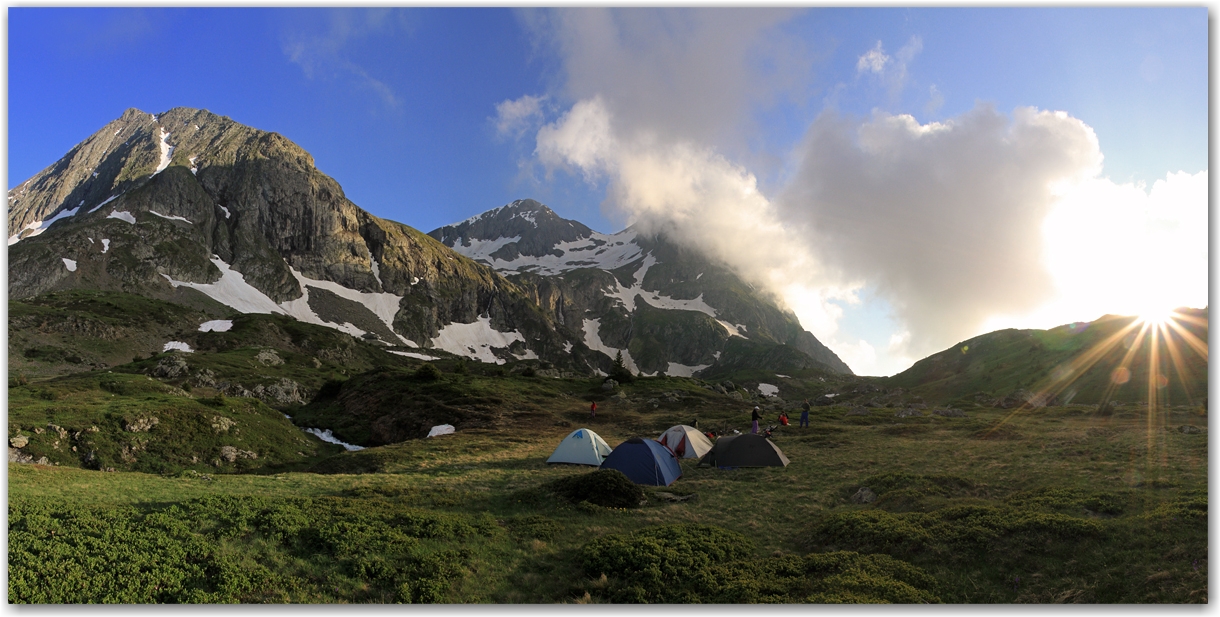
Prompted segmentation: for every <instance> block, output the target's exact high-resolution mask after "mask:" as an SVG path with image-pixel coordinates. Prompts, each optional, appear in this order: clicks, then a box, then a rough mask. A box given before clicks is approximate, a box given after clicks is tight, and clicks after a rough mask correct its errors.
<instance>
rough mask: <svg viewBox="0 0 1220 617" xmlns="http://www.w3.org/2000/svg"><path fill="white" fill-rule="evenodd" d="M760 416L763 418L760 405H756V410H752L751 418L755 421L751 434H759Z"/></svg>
mask: <svg viewBox="0 0 1220 617" xmlns="http://www.w3.org/2000/svg"><path fill="white" fill-rule="evenodd" d="M759 418H762V416H761V415H759V413H758V406H755V407H754V411H752V412H750V419H751V420H753V421H754V427H753V428H751V429H750V434H751V435H757V434H758V420H759Z"/></svg>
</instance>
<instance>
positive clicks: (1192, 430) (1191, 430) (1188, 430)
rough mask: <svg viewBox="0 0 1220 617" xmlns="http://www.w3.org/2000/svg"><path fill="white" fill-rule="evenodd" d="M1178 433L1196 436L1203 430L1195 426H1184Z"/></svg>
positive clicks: (1179, 428) (1180, 427)
mask: <svg viewBox="0 0 1220 617" xmlns="http://www.w3.org/2000/svg"><path fill="white" fill-rule="evenodd" d="M1178 432H1179V433H1182V434H1183V435H1195V434H1197V433H1202V432H1203V429H1201V428H1199V427H1197V426H1195V425H1193V424H1183V425H1182V426H1179V427H1178Z"/></svg>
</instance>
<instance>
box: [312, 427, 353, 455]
mask: <svg viewBox="0 0 1220 617" xmlns="http://www.w3.org/2000/svg"><path fill="white" fill-rule="evenodd" d="M304 430H305V432H306V433H309V434H310V435H313V436H314V437H317V438H318V439H321V440H322V441H325V442H326V443H333V444H338V445H341V446H343V447H344V449H346V450H347V451H348V452H354V451H356V450H363V449H364V446H353V445H352V444H350V443H345V442H342V441H339V440H338V439H336V438H335V434H334V433H332V432H331V430H330V429H326V430H324V431H323V430H319V429H316V428H307V429H304Z"/></svg>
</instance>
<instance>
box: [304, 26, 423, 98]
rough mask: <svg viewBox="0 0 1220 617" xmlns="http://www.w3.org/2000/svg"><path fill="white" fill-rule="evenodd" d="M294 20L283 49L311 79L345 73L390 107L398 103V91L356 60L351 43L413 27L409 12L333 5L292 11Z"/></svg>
mask: <svg viewBox="0 0 1220 617" xmlns="http://www.w3.org/2000/svg"><path fill="white" fill-rule="evenodd" d="M290 15H292V16H294V19H293V20H292V21H293V23H291V24H288V25H287V27H285V29H284V30H283V33H282V40H281V49H282V51H283V52H284V55H285V56H286V57H287V58H288V61H289V62H292V63H293V64H296V65H298V66H300V67H301V70H302V71H303V72H304V73H305V77H307V78H309V79H315V78H322V79H333V78H335V77H344V78H347V79H351V80H353V81H354V82H355V83H356V84H358V85H359V86H360V87H362V88H367V89H368V90H370V91H372V92H373V93H374V94H375V95H376V96H377V97H378V98H379V99H381V101H382V103H384V104H385V105H386V106H387V107H390V108H394V107H397V106H398V104H399V100H398V95H397V94H396V93H395V92H394V90H393V88H391V87H390V86H389V85H387V84H386V83H385V82H383V81H381V80H379V79H377V78H376V77H374V76H372V75H371V74H369V72H368V71H367V70H366V69H365V68H364V67H363V66H361V65H359V64H357V63H356V62H353V61H352V60H351V59H350V58H349V57H348V55H349V54H348V53H347V51H346V50H347V48H348V46H349V44H350V43H351V42H353V41H357V40H360V39H364V38H368V37H372V36H377V35H381V34H384V33H393V32H395V31H397V30H402V29H406V30H410V28H411V25H410V22H409V20H408V18H407V13H406V12H404V11H402V10H398V9H384V8H382V9H330V10H328V11H325V12H322V11H305V12H298V13H291V14H290Z"/></svg>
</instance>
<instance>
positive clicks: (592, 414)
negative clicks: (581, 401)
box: [589, 401, 597, 420]
mask: <svg viewBox="0 0 1220 617" xmlns="http://www.w3.org/2000/svg"><path fill="white" fill-rule="evenodd" d="M589 419H590V420H596V419H597V401H593V403H592V404H591V405H589Z"/></svg>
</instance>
